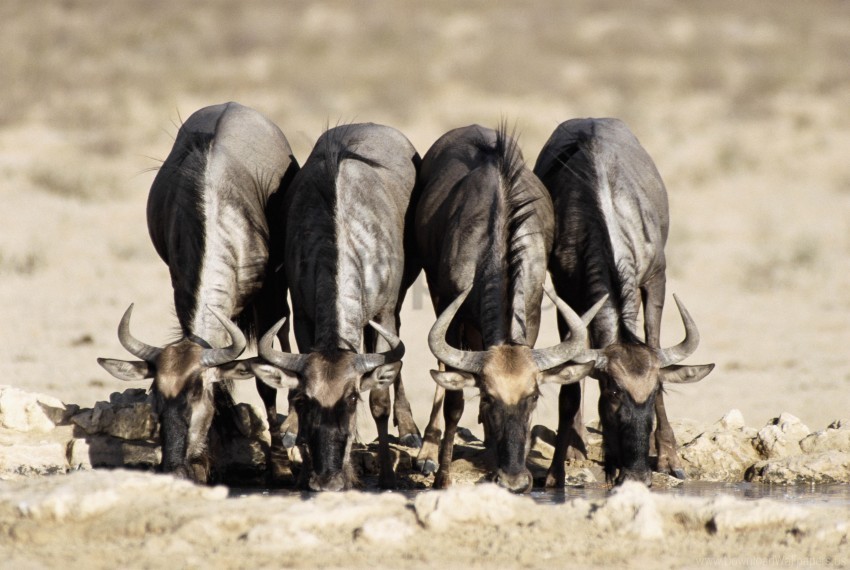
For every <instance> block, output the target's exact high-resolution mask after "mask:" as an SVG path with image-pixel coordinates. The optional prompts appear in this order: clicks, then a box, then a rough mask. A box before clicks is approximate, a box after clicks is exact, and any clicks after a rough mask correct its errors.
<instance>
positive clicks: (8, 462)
mask: <svg viewBox="0 0 850 570" xmlns="http://www.w3.org/2000/svg"><path fill="white" fill-rule="evenodd" d="M67 453H68V448H67V445H66V444H65V443H64V442H57V441H50V440H46V441H42V442H38V441H26V442H17V443H14V444H12V445H0V478H15V477H21V476H23V477H34V476H38V475H52V474H56V473H65V472H67V471H68V469H69V468H70V466H69V464H68V456H67Z"/></svg>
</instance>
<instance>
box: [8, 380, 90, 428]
mask: <svg viewBox="0 0 850 570" xmlns="http://www.w3.org/2000/svg"><path fill="white" fill-rule="evenodd" d="M78 409H79V408H78V407H77V406H74V405H72V406H66V405H65V404H64V403H62V401H61V400H59V399H58V398H54V397H53V396H46V395H44V394H35V393H31V392H25V391H23V390H20V389H18V388H15V387H13V386H3V385H0V427H5V428H8V429H13V430H16V431H23V432H28V431H41V432H45V431H50V430H52V429H53V428H54V427H56V426H57V425H61V424H63V423H66V422H67V421H68V419H69V418H70V416H71V415H73V414H74V413H76V412H77V410H78Z"/></svg>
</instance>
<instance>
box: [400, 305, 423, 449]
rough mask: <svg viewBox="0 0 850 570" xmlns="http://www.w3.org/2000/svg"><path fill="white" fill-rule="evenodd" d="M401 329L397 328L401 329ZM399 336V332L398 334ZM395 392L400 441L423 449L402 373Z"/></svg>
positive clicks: (402, 443)
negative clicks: (405, 391)
mask: <svg viewBox="0 0 850 570" xmlns="http://www.w3.org/2000/svg"><path fill="white" fill-rule="evenodd" d="M395 319H396V321H395V322H396V323H398V322H399V315H398V313H396V316H395ZM400 328H401V327H400V326H399V327H397V329H400ZM396 334H398V332H396ZM393 387H394V390H395V400H394V401H393V422H394V424H395V425H396V426H397V427H398V440H399V443H400V444H401V445H404V446H407V447H417V448H418V447H422V436H421V435H420V434H419V428H418V427H416V422H415V421H414V420H413V412H412V411H411V409H410V402H409V401H408V399H407V396H406V395H405V393H404V383H403V382H402V381H401V373H399V374H398V376H396V379H395V382H394V383H393Z"/></svg>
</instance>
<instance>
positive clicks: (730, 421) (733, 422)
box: [718, 409, 747, 429]
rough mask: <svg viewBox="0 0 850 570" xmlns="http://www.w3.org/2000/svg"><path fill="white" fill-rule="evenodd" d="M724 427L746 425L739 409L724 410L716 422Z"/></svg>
mask: <svg viewBox="0 0 850 570" xmlns="http://www.w3.org/2000/svg"><path fill="white" fill-rule="evenodd" d="M718 423H719V424H720V426H721V427H723V428H724V429H741V428H744V427H746V426H747V424H746V423H745V422H744V414H742V413H741V410H738V409H732V410H729V411H728V412H726V413H725V414H724V415H723V417H722V418H720V421H719V422H718Z"/></svg>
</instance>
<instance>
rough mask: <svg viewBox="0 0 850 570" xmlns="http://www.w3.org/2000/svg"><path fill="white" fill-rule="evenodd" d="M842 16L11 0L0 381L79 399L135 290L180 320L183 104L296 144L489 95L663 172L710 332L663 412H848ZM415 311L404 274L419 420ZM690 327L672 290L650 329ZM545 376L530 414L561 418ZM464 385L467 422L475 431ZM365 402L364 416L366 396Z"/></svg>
mask: <svg viewBox="0 0 850 570" xmlns="http://www.w3.org/2000/svg"><path fill="white" fill-rule="evenodd" d="M848 18H850V6H848V4H847V3H846V2H840V1H838V0H835V1H826V2H815V3H811V4H809V3H806V4H805V6H803V4H799V5H783V7H782V9H779V7H777V6H776V4H775V3H772V2H770V1H766V0H765V1H756V2H748V3H747V4H746V6H742V5H740V3H737V2H732V1H729V2H717V3H710V6H709V5H705V6H702V7H700V6H697V5H690V4H689V5H679V4H675V3H668V2H658V1H650V0H645V1H641V2H616V1H615V2H605V3H601V4H600V3H595V2H577V3H571V5H570V8H569V9H568V8H567V7H566V6H562V5H561V4H560V3H557V2H543V3H535V4H534V5H533V7H519V6H512V5H509V4H507V3H486V4H481V3H474V4H470V5H459V4H455V3H451V2H435V3H428V4H427V6H416V7H413V6H408V7H406V8H401V7H400V6H398V5H396V4H393V3H384V2H377V3H368V4H359V3H355V4H348V3H344V2H339V3H334V2H331V3H321V2H319V3H314V2H310V3H308V2H293V3H287V4H286V5H285V6H284V5H278V4H277V3H272V2H267V3H264V2H258V3H251V4H250V6H244V5H242V4H238V3H229V2H218V3H214V4H210V5H205V6H204V7H198V6H193V7H192V8H191V9H189V8H188V7H185V6H183V5H182V3H180V2H164V1H163V2H146V3H142V2H128V3H120V4H115V3H109V4H102V3H99V2H94V1H76V2H44V3H39V4H38V6H33V5H31V4H29V3H26V2H16V1H10V2H4V3H3V6H2V7H1V8H0V20H2V21H3V25H2V27H3V34H0V48H1V49H0V51H2V53H3V54H4V57H3V59H4V62H3V65H2V69H0V199H2V203H3V208H1V209H0V228H2V230H0V316H2V325H0V362H2V382H3V383H8V384H13V385H16V386H19V387H22V388H24V389H27V390H32V391H39V392H45V393H48V394H52V395H55V396H58V397H60V398H62V399H63V400H65V401H66V402H73V403H78V404H81V405H84V406H86V405H91V404H93V403H94V402H95V401H96V400H100V399H105V398H106V397H107V396H108V394H109V393H110V392H111V391H113V390H123V389H124V388H125V387H126V386H124V385H119V384H118V381H116V380H114V379H113V378H112V377H110V376H109V375H108V374H107V373H106V372H105V371H103V370H102V369H100V368H99V366H98V365H97V364H96V361H95V359H96V357H98V356H110V357H117V358H122V357H124V356H125V354H124V352H123V350H122V349H121V347H120V345H119V344H118V342H117V338H116V335H115V329H116V327H117V323H118V319H119V318H120V316H121V314H122V312H123V311H124V309H125V308H126V307H127V305H128V304H129V303H130V302H135V303H136V311H135V312H134V316H133V332H134V334H135V335H136V336H138V337H139V338H141V339H144V340H146V341H147V342H150V343H160V344H162V343H165V342H166V341H167V340H169V339H170V338H171V337H172V336H173V330H174V324H175V319H174V317H173V311H172V308H171V304H172V301H171V291H170V284H169V278H168V273H167V269H166V267H165V265H164V264H163V263H162V262H161V261H160V260H159V258H158V257H156V255H155V253H154V251H153V247H152V246H151V244H150V241H149V238H148V236H147V229H146V226H145V209H144V206H145V200H146V195H147V189H148V188H149V186H150V183H151V181H152V180H153V176H154V172H153V171H152V170H151V169H153V168H155V167H156V166H157V164H158V160H161V159H162V158H164V157H165V156H166V154H167V153H168V151H169V149H170V147H171V143H172V140H173V137H174V134H175V132H176V124H179V120H180V117H184V118H185V117H186V116H188V115H189V114H190V113H191V112H193V111H194V110H196V109H197V108H199V107H201V106H204V105H207V104H213V103H218V102H222V101H227V100H237V101H240V102H241V103H243V104H246V105H250V106H254V107H256V108H257V109H259V110H261V111H263V112H264V113H265V114H267V115H268V116H269V117H270V118H272V119H273V120H274V121H275V122H277V123H278V124H279V125H280V126H281V128H282V129H283V131H284V132H285V133H286V134H287V136H288V138H289V140H290V142H291V144H292V146H293V149H294V151H295V154H296V157H297V158H298V159H299V161H301V162H303V160H304V159H305V158H306V157H307V154H308V153H309V151H310V148H311V146H312V143H313V141H314V140H315V139H316V137H317V136H318V135H319V134H320V133H321V131H322V130H323V128H324V126H325V125H326V124H335V123H337V122H347V121H374V122H381V123H386V124H389V125H392V126H394V127H396V128H398V129H400V130H401V131H402V132H404V133H405V134H406V135H407V136H408V137H409V138H410V139H411V141H412V142H413V143H414V145H415V146H416V147H417V149H418V150H419V151H420V153H423V154H424V152H425V151H426V150H427V148H428V147H429V145H430V144H431V143H432V142H433V141H434V140H435V139H436V138H437V137H438V136H439V135H440V134H442V133H443V132H445V131H446V130H448V129H450V128H453V127H457V126H461V125H464V124H469V123H472V122H479V123H481V124H484V125H489V126H495V125H496V124H498V122H499V121H500V120H501V119H503V118H505V119H507V120H508V121H509V123H515V124H516V127H517V130H518V132H519V133H520V144H521V146H522V148H523V151H524V154H525V156H526V159H527V160H528V162H529V163H532V164H533V162H534V160H535V159H536V156H537V152H538V151H539V149H540V148H541V146H542V145H543V143H544V142H545V140H546V139H547V138H548V136H549V134H550V133H551V131H552V130H553V129H554V128H555V126H556V125H557V124H558V123H559V122H560V121H563V120H565V119H568V118H572V117H581V116H616V117H620V118H622V119H623V120H625V121H626V122H627V123H628V124H629V125H630V126H631V127H632V129H633V130H634V132H635V133H636V134H637V136H638V138H639V139H640V140H641V141H642V143H643V144H644V146H645V147H646V148H647V149H648V151H649V153H650V154H651V155H652V156H653V157H654V159H655V161H656V163H657V166H658V168H659V170H660V172H661V174H662V176H663V177H664V179H665V182H666V184H667V187H668V191H669V195H670V209H671V217H672V228H671V235H670V240H669V243H668V260H669V262H668V265H669V270H668V294H671V293H674V292H675V293H677V294H678V295H679V296H680V297H681V298H682V299H683V300H684V301H685V303H686V304H687V306H688V308H689V309H690V311H691V313H692V314H693V316H694V317H695V319H696V321H697V323H698V325H699V328H700V332H701V336H702V343H701V345H700V348H699V350H698V351H697V353H696V354H695V355H694V356H693V357H692V358H691V360H690V361H691V362H695V363H697V362H716V363H717V369H716V370H715V371H714V372H713V373H712V374H711V375H710V376H709V377H708V378H707V379H706V380H704V381H703V382H701V383H700V384H697V385H689V386H683V387H681V388H678V389H674V390H670V395H669V397H668V403H667V409H668V413H669V414H670V416H671V417H672V418H691V419H694V420H698V421H704V422H707V421H713V420H715V419H717V418H719V417H720V416H721V415H722V414H723V413H724V412H725V411H727V410H728V409H730V408H739V409H740V410H742V412H743V414H744V416H745V418H746V420H747V423H748V424H749V425H756V426H757V425H762V424H763V423H764V422H766V421H767V420H768V419H769V418H771V417H774V416H776V415H778V414H779V413H780V412H782V411H788V412H791V413H792V414H795V415H797V416H798V417H800V418H801V419H802V420H803V422H804V423H806V424H807V425H808V426H809V427H810V428H812V429H820V428H823V427H825V426H826V425H827V424H828V423H829V421H830V420H833V419H837V418H842V417H844V418H846V417H848V416H850V410H849V409H848V405H849V404H850V399H848V388H850V359H849V358H848V352H847V345H848V341H850V324H848V323H850V293H848V291H850V223H848V220H850V161H848V159H847V157H848V154H850V116H848V114H847V109H848V108H850V71H848V67H847V65H846V54H847V53H850V28H848V27H847V25H846V24H847V22H848V21H850V20H848ZM668 300H670V301H671V303H670V305H671V307H672V299H668ZM544 318H545V322H544V330H543V333H542V334H541V338H540V339H539V341H538V345H539V346H542V345H549V344H552V343H554V342H555V341H556V338H555V326H554V311H553V309H552V308H551V307H547V309H546V311H545V313H544ZM432 322H433V314H432V311H431V309H430V303H429V300H428V296H427V291H426V289H425V286H424V281H420V282H418V283H417V284H416V285H415V286H414V287H413V289H412V290H411V291H410V292H409V295H408V299H407V301H406V304H405V307H404V311H403V315H402V338H403V340H404V342H405V344H406V346H407V347H408V350H407V356H406V358H405V364H404V377H405V382H406V386H407V389H408V393H409V394H410V396H411V400H412V403H413V406H414V414H415V417H416V419H417V421H418V422H419V423H420V425H424V422H425V420H426V418H427V414H428V411H429V406H430V400H431V395H432V392H433V384H432V381H431V379H430V376H429V375H428V373H427V370H428V369H429V368H430V367H433V366H434V362H433V358H432V357H431V356H430V354H429V353H428V350H427V346H426V343H425V337H426V335H427V331H428V329H429V327H430V326H431V324H432ZM681 335H682V326H681V323H680V322H679V320H678V316H677V315H676V312H675V310H668V311H667V312H666V314H665V320H664V327H663V329H662V340H663V342H664V343H665V344H673V343H676V342H678V341H679V340H680V338H681ZM590 384H592V383H590ZM590 384H588V390H587V392H588V394H589V396H588V400H587V402H586V403H585V413H586V414H587V416H588V417H589V418H591V419H592V418H593V417H595V415H596V413H595V397H596V392H595V389H594V387H593V386H592V385H590ZM554 395H555V392H554V391H553V390H552V389H549V391H548V393H546V394H545V397H544V398H542V399H541V401H540V405H539V409H538V412H537V417H536V418H535V422H536V423H544V424H547V425H550V426H554V422H555V413H556V398H555V397H554ZM240 396H241V397H242V398H244V399H248V400H251V399H252V398H256V396H255V394H254V391H253V389H251V388H250V386H248V387H245V388H244V389H242V390H240ZM469 397H470V399H471V400H472V399H473V398H474V397H475V395H474V394H470V395H469ZM282 401H283V399H282V398H281V402H282ZM474 407H477V405H476V404H475V402H474V401H473V402H471V403H470V404H469V405H468V406H467V412H466V414H465V416H464V420H463V425H466V426H468V427H471V428H473V429H477V428H478V426H477V425H476V424H475V419H476V414H475V413H474V412H473V411H472V408H474ZM360 425H361V433H362V437H363V439H365V440H368V439H370V438H371V434H372V433H374V430H373V428H372V425H371V419H370V418H369V417H368V411H367V410H363V411H362V413H361V421H360Z"/></svg>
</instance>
